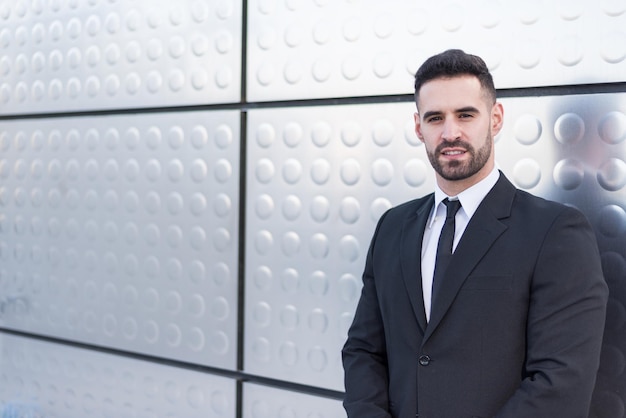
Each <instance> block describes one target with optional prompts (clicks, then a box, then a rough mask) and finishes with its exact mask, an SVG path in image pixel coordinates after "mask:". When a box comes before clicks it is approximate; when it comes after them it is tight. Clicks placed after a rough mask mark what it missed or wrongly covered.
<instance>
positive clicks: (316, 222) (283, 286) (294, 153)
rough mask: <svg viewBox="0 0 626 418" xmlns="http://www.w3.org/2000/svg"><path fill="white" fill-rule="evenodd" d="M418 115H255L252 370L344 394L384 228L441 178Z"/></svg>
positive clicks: (362, 111)
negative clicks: (425, 152) (344, 348)
mask: <svg viewBox="0 0 626 418" xmlns="http://www.w3.org/2000/svg"><path fill="white" fill-rule="evenodd" d="M413 109H414V105H412V104H411V103H400V104H385V105H354V106H327V107H305V108H281V109H263V110H252V111H250V112H249V114H248V133H247V136H248V138H249V142H248V157H247V158H248V167H247V193H246V201H247V202H248V210H247V211H246V225H247V226H246V276H247V277H246V285H247V286H246V321H245V324H246V328H245V340H244V341H245V344H244V346H245V347H244V350H245V367H244V370H245V371H246V372H249V373H253V374H263V375H266V376H271V377H274V378H278V379H283V380H288V381H293V382H299V383H305V384H310V385H315V386H321V387H326V388H330V389H337V390H342V389H343V384H342V376H343V372H342V366H341V359H340V348H341V345H342V344H343V341H344V339H345V336H346V331H347V328H348V327H349V325H350V323H351V322H352V314H353V312H354V308H355V307H356V302H357V300H358V297H359V294H360V292H359V290H360V283H361V280H360V275H361V270H362V268H363V262H364V260H365V255H366V252H367V248H368V245H369V240H370V238H371V234H372V232H373V228H374V225H375V221H376V220H377V219H378V217H379V216H380V215H381V214H382V213H383V212H384V211H385V210H386V209H388V208H390V207H391V206H392V205H394V204H397V203H400V202H401V201H402V200H403V199H407V198H410V197H411V196H416V195H419V194H423V193H426V192H427V191H428V190H429V189H430V188H431V187H432V184H433V183H432V182H433V181H434V176H432V174H431V173H430V170H429V169H428V168H427V164H428V163H427V162H426V161H425V160H423V159H422V158H421V156H420V155H419V152H418V151H417V150H416V148H417V147H419V141H418V140H417V138H416V136H415V133H414V131H413V124H412V120H413V111H414V110H413ZM429 186H430V187H429Z"/></svg>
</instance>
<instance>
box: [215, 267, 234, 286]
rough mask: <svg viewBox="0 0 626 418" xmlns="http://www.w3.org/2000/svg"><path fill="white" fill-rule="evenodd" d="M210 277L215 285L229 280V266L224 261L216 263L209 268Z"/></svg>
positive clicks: (221, 284) (222, 284)
mask: <svg viewBox="0 0 626 418" xmlns="http://www.w3.org/2000/svg"><path fill="white" fill-rule="evenodd" d="M211 278H212V279H213V282H214V283H215V284H216V285H217V286H224V285H225V284H227V283H228V282H230V268H228V266H227V265H226V264H225V263H217V264H215V266H213V269H212V270H211Z"/></svg>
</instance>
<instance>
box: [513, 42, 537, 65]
mask: <svg viewBox="0 0 626 418" xmlns="http://www.w3.org/2000/svg"><path fill="white" fill-rule="evenodd" d="M542 53H543V48H542V44H540V43H539V42H538V41H535V40H531V39H526V40H522V41H520V42H518V43H517V44H516V46H515V61H516V62H517V64H518V65H519V66H520V67H522V68H523V69H525V70H530V69H532V68H535V67H536V66H537V65H538V64H539V63H540V62H541V57H542Z"/></svg>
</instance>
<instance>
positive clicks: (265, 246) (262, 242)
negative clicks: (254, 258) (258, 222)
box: [254, 230, 274, 255]
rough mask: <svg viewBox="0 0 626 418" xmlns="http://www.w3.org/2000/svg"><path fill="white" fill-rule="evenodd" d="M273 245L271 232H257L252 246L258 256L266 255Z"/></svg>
mask: <svg viewBox="0 0 626 418" xmlns="http://www.w3.org/2000/svg"><path fill="white" fill-rule="evenodd" d="M273 244H274V237H273V235H272V233H271V232H269V231H266V230H262V231H258V232H257V234H256V237H255V240H254V245H255V249H256V251H257V253H258V254H259V255H266V254H267V253H268V252H269V251H270V250H271V248H272V246H273Z"/></svg>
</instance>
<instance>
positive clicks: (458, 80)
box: [417, 75, 487, 112]
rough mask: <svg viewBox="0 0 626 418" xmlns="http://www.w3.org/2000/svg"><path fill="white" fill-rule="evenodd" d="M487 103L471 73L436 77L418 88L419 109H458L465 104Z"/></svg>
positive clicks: (479, 104) (477, 106)
mask: <svg viewBox="0 0 626 418" xmlns="http://www.w3.org/2000/svg"><path fill="white" fill-rule="evenodd" d="M486 104H487V95H486V94H485V93H484V91H483V89H482V86H481V85H480V82H479V81H478V78H476V77H474V76H471V75H462V76H457V77H446V78H436V79H434V80H430V81H428V82H426V83H424V84H423V85H422V87H421V88H420V90H419V95H418V102H417V107H418V109H419V110H420V111H422V112H423V111H426V110H446V109H449V108H453V109H460V108H464V107H467V106H473V107H476V108H479V107H483V106H485V105H486Z"/></svg>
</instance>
